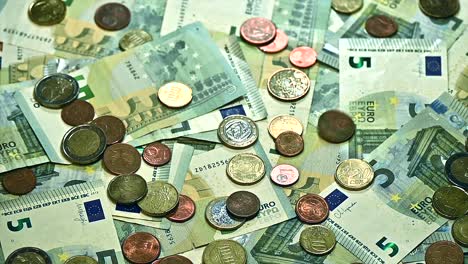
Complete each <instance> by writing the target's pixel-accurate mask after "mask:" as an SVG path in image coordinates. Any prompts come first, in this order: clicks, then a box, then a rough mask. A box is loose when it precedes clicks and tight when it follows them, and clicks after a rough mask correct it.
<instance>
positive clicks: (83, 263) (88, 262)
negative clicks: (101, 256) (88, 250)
mask: <svg viewBox="0 0 468 264" xmlns="http://www.w3.org/2000/svg"><path fill="white" fill-rule="evenodd" d="M64 264H98V262H97V260H95V259H93V258H92V257H88V256H74V257H71V258H69V259H67V261H65V263H64Z"/></svg>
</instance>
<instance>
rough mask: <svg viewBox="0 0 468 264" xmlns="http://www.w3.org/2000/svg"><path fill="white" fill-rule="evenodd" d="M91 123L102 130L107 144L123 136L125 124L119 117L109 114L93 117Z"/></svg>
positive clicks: (113, 142)
mask: <svg viewBox="0 0 468 264" xmlns="http://www.w3.org/2000/svg"><path fill="white" fill-rule="evenodd" d="M91 124H93V125H95V126H97V127H99V128H100V129H102V131H104V134H105V135H106V139H107V145H111V144H115V143H117V142H120V141H122V139H123V138H124V137H125V132H126V128H125V124H124V123H123V122H122V120H120V119H119V118H117V117H115V116H111V115H107V116H100V117H98V118H96V119H94V120H93V121H92V122H91Z"/></svg>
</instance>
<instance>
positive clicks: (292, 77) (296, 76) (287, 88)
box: [267, 68, 310, 101]
mask: <svg viewBox="0 0 468 264" xmlns="http://www.w3.org/2000/svg"><path fill="white" fill-rule="evenodd" d="M267 88H268V92H270V94H271V95H272V96H273V97H275V98H277V99H279V100H283V101H294V100H298V99H300V98H302V97H304V96H305V95H306V94H307V93H308V92H309V89H310V79H309V77H308V76H307V75H306V74H305V73H304V72H302V71H300V70H297V69H293V68H285V69H281V70H279V71H277V72H275V73H273V75H271V76H270V78H269V79H268V84H267Z"/></svg>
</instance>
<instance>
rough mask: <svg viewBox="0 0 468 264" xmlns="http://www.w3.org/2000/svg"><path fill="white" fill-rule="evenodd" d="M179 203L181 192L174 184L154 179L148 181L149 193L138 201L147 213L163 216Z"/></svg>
mask: <svg viewBox="0 0 468 264" xmlns="http://www.w3.org/2000/svg"><path fill="white" fill-rule="evenodd" d="M178 203H179V193H178V192H177V189H176V188H175V187H174V186H173V185H172V184H169V183H167V182H163V181H153V182H150V183H148V193H147V194H146V196H145V198H143V200H141V201H140V202H138V206H140V208H141V210H143V212H144V213H145V214H147V215H150V216H156V217H163V216H165V215H167V214H168V213H169V212H171V211H172V210H174V208H176V207H177V204H178Z"/></svg>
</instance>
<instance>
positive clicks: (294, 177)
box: [270, 164, 299, 186]
mask: <svg viewBox="0 0 468 264" xmlns="http://www.w3.org/2000/svg"><path fill="white" fill-rule="evenodd" d="M270 177H271V180H272V181H273V182H274V183H276V184H278V185H280V186H289V185H293V184H295V183H296V182H297V181H298V180H299V170H298V169H297V168H296V167H294V166H292V165H289V164H279V165H276V166H275V167H274V168H273V169H272V170H271V172H270Z"/></svg>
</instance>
